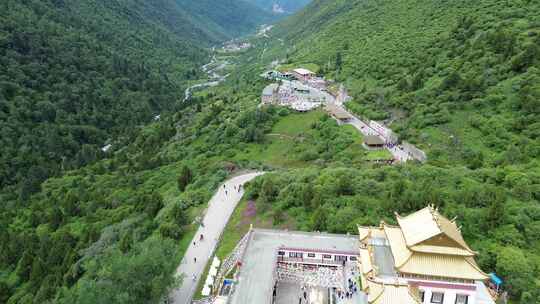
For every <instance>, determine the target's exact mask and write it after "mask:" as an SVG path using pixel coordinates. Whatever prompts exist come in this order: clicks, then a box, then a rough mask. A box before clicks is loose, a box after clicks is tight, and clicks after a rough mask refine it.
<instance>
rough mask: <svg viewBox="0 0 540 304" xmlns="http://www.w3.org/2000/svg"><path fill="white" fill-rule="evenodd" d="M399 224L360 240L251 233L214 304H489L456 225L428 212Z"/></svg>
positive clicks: (364, 233) (368, 230) (367, 230)
mask: <svg viewBox="0 0 540 304" xmlns="http://www.w3.org/2000/svg"><path fill="white" fill-rule="evenodd" d="M396 221H397V225H396V226H393V225H389V224H386V223H384V222H381V224H380V225H379V226H378V227H363V226H358V233H359V235H358V236H353V235H337V234H325V233H319V232H312V233H307V232H290V231H281V230H267V229H251V230H250V232H249V233H248V234H247V235H246V236H245V237H244V238H243V240H242V241H241V242H240V243H239V246H237V249H236V250H235V252H234V253H233V254H232V255H231V256H232V259H231V261H229V262H225V263H224V264H225V265H229V266H228V268H229V269H223V270H222V271H221V272H222V273H223V277H225V276H227V275H226V274H227V273H229V274H230V273H231V272H234V275H233V277H232V278H231V276H230V275H229V278H231V279H228V280H225V281H227V284H226V286H227V288H226V290H227V292H225V293H224V292H219V291H217V292H216V293H217V294H220V296H218V297H217V298H216V302H214V303H229V304H245V303H261V304H264V303H267V304H284V303H302V304H304V303H306V304H307V303H310V304H327V303H333V304H341V303H347V304H357V303H358V304H397V303H399V304H421V303H434V304H494V301H493V297H492V294H490V290H488V289H487V288H486V286H485V285H484V283H485V282H486V281H487V280H488V278H489V277H488V275H486V274H485V273H484V272H483V271H482V270H481V269H480V267H479V266H478V265H477V264H476V262H475V260H474V258H475V256H476V254H477V253H476V252H475V251H474V250H472V249H471V248H470V247H469V246H468V244H467V243H466V242H465V240H464V239H463V237H462V235H461V231H460V229H459V227H458V226H457V224H456V222H455V221H454V220H449V219H447V218H445V217H444V216H442V215H441V214H440V213H439V212H438V210H437V209H436V208H434V207H432V206H428V207H426V208H424V209H422V210H420V211H417V212H415V213H413V214H410V215H408V216H400V215H398V214H396ZM233 265H234V267H233ZM231 285H232V287H231ZM223 286H225V285H223ZM357 286H358V292H356V287H357ZM352 287H354V288H352ZM221 291H223V288H222V289H221ZM305 291H307V294H308V296H307V297H306V296H305V295H304V297H306V298H302V294H303V293H304V292H305ZM345 293H346V294H347V297H343V294H345ZM219 301H221V302H219ZM299 301H300V302H299Z"/></svg>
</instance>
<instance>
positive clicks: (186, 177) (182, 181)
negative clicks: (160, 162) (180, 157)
mask: <svg viewBox="0 0 540 304" xmlns="http://www.w3.org/2000/svg"><path fill="white" fill-rule="evenodd" d="M192 180H193V173H192V172H191V169H190V168H189V167H188V166H186V165H182V167H181V168H180V174H179V175H178V181H177V184H178V190H180V191H182V192H183V191H184V190H185V189H186V187H187V186H188V185H189V184H190V183H191V182H192Z"/></svg>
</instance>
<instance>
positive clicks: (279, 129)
mask: <svg viewBox="0 0 540 304" xmlns="http://www.w3.org/2000/svg"><path fill="white" fill-rule="evenodd" d="M325 115H326V113H325V112H324V111H322V110H314V111H310V112H307V113H293V114H289V115H287V116H285V117H284V118H283V119H281V120H280V121H278V122H277V123H276V124H275V125H274V127H273V128H272V133H278V134H286V135H289V136H297V135H300V134H302V133H305V132H308V131H309V130H310V129H311V126H312V124H313V123H315V122H317V121H318V120H319V119H321V118H322V117H323V116H325Z"/></svg>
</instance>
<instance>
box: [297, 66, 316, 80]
mask: <svg viewBox="0 0 540 304" xmlns="http://www.w3.org/2000/svg"><path fill="white" fill-rule="evenodd" d="M291 74H292V75H293V76H294V77H295V78H296V79H298V80H300V81H302V82H307V81H309V80H311V79H312V78H313V77H315V73H313V72H312V71H310V70H308V69H303V68H298V69H294V70H292V72H291Z"/></svg>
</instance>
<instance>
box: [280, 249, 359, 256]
mask: <svg viewBox="0 0 540 304" xmlns="http://www.w3.org/2000/svg"><path fill="white" fill-rule="evenodd" d="M278 250H288V251H301V252H305V253H310V252H317V253H330V254H344V255H353V256H359V254H358V253H356V252H352V251H339V250H326V249H307V248H292V247H279V248H278Z"/></svg>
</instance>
